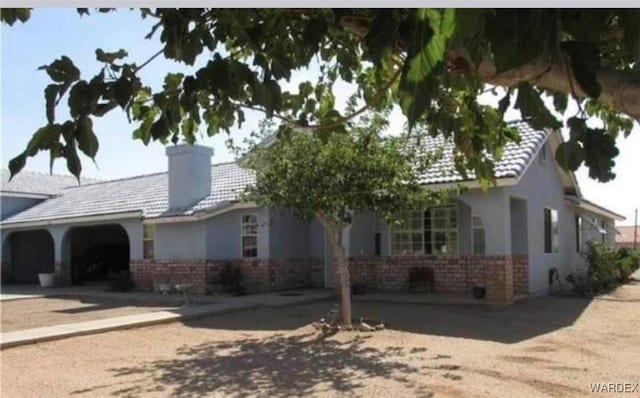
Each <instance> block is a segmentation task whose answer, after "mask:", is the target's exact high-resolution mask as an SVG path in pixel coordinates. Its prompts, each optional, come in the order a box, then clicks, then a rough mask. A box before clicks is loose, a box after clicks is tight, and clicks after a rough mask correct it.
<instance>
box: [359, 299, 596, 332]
mask: <svg viewBox="0 0 640 398" xmlns="http://www.w3.org/2000/svg"><path fill="white" fill-rule="evenodd" d="M590 302H591V300H589V299H578V298H566V297H541V298H531V299H526V300H522V301H519V302H516V303H514V304H513V305H510V306H504V307H489V306H487V307H485V306H456V305H424V304H402V305H398V304H385V303H364V302H362V303H357V302H356V303H355V305H354V311H355V312H357V313H359V314H366V315H367V316H370V317H373V318H376V319H381V320H384V321H386V323H387V327H388V328H389V329H394V330H399V331H404V332H410V333H419V334H429V335H439V336H446V337H459V338H465V339H475V340H488V341H493V342H498V343H503V344H513V343H518V342H521V341H524V340H528V339H531V338H534V337H537V336H540V335H543V334H546V333H550V332H553V331H555V330H558V329H562V328H565V327H569V326H571V325H573V324H574V323H575V322H576V320H577V319H578V318H579V317H580V315H581V314H582V313H583V312H584V310H585V309H586V308H587V307H588V306H589V304H590Z"/></svg>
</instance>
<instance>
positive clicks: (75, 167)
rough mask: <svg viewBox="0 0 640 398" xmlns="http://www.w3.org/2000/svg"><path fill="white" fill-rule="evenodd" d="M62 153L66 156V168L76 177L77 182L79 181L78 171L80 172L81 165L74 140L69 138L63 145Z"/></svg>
mask: <svg viewBox="0 0 640 398" xmlns="http://www.w3.org/2000/svg"><path fill="white" fill-rule="evenodd" d="M64 155H65V158H67V170H69V172H71V174H73V175H74V176H75V177H76V178H77V179H78V183H80V173H81V172H82V165H81V164H80V157H79V156H78V151H77V150H76V142H75V140H71V141H70V142H68V143H67V145H66V146H65V147H64Z"/></svg>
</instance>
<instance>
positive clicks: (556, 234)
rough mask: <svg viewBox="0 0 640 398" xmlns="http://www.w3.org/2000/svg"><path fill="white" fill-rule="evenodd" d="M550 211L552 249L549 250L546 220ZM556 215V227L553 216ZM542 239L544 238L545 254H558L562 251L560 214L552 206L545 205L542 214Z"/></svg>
mask: <svg viewBox="0 0 640 398" xmlns="http://www.w3.org/2000/svg"><path fill="white" fill-rule="evenodd" d="M547 210H548V211H549V228H550V231H549V233H550V234H551V251H547V226H546V223H545V221H544V219H545V213H546V211H547ZM554 215H555V216H556V220H555V228H554V220H553V216H554ZM542 220H543V221H542V235H543V236H542V240H543V248H542V249H543V252H544V254H558V253H560V214H559V213H558V210H556V209H553V208H551V207H545V208H544V211H543V216H542Z"/></svg>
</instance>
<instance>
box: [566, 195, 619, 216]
mask: <svg viewBox="0 0 640 398" xmlns="http://www.w3.org/2000/svg"><path fill="white" fill-rule="evenodd" d="M565 202H567V204H569V205H570V206H573V207H575V208H577V209H580V210H586V211H588V212H590V213H593V214H596V215H599V216H604V217H607V218H612V219H614V220H617V221H624V220H626V218H625V217H623V216H621V215H619V214H617V213H614V212H612V211H611V210H607V209H604V208H602V207H600V206H597V205H593V204H591V203H587V202H585V201H583V200H582V199H580V198H578V197H575V196H566V197H565Z"/></svg>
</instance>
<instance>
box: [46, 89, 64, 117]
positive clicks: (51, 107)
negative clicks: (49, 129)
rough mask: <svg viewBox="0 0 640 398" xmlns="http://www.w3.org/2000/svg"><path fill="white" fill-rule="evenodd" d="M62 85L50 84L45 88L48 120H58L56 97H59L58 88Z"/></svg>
mask: <svg viewBox="0 0 640 398" xmlns="http://www.w3.org/2000/svg"><path fill="white" fill-rule="evenodd" d="M59 88H60V86H59V85H57V84H49V85H48V86H47V88H45V89H44V98H45V105H46V109H47V112H46V113H47V121H48V122H49V123H53V122H54V121H55V120H56V115H55V110H56V98H57V97H58V90H59Z"/></svg>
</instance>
